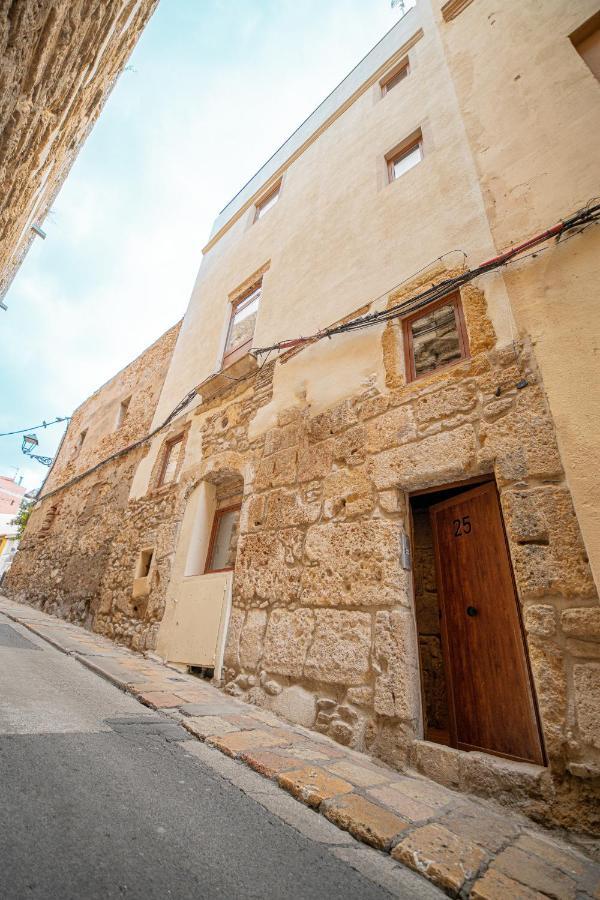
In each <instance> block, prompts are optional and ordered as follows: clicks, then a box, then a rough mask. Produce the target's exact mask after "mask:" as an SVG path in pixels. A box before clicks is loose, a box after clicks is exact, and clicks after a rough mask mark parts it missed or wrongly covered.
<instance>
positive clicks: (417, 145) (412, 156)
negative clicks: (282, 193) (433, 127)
mask: <svg viewBox="0 0 600 900" xmlns="http://www.w3.org/2000/svg"><path fill="white" fill-rule="evenodd" d="M422 159H423V137H422V135H421V132H419V134H418V136H417V137H415V139H414V140H411V141H410V142H409V143H406V144H402V145H401V146H400V147H398V149H396V150H393V151H392V152H391V153H389V154H388V155H387V156H386V161H387V169H388V178H389V180H390V181H396V180H397V179H398V178H400V176H401V175H404V173H405V172H408V170H409V169H412V168H414V167H415V166H417V165H418V164H419V163H420V162H421V160H422Z"/></svg>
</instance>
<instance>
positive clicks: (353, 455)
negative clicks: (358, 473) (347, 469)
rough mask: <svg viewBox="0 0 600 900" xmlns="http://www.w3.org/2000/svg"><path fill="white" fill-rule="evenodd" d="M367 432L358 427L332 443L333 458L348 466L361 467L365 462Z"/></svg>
mask: <svg viewBox="0 0 600 900" xmlns="http://www.w3.org/2000/svg"><path fill="white" fill-rule="evenodd" d="M366 442H367V430H366V428H364V426H362V425H356V426H355V427H354V428H350V429H349V430H348V431H346V432H344V433H343V434H341V435H340V436H339V437H337V438H335V439H333V440H332V442H331V449H332V452H333V458H334V459H335V460H337V461H338V462H341V463H344V465H346V466H359V465H361V464H362V463H363V462H364V461H365V452H366Z"/></svg>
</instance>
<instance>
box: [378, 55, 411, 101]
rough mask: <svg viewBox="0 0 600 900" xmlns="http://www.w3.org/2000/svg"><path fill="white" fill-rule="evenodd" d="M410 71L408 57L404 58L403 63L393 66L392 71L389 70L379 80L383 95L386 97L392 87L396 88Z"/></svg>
mask: <svg viewBox="0 0 600 900" xmlns="http://www.w3.org/2000/svg"><path fill="white" fill-rule="evenodd" d="M409 72H410V66H409V62H408V59H403V60H402V62H401V63H399V64H398V65H397V66H396V67H395V68H393V69H392V71H391V72H388V73H387V75H385V76H384V77H383V78H382V79H381V81H380V82H379V84H380V86H381V96H382V97H385V95H386V94H389V92H390V91H391V90H392V88H395V87H396V86H397V85H398V84H400V82H401V81H404V79H405V78H406V76H407V75H408V73H409Z"/></svg>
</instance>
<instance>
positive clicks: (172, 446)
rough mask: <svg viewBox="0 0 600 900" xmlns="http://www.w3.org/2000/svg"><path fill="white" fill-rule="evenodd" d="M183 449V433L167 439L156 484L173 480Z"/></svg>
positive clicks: (169, 482)
mask: <svg viewBox="0 0 600 900" xmlns="http://www.w3.org/2000/svg"><path fill="white" fill-rule="evenodd" d="M182 450H183V435H182V434H180V435H179V437H176V438H173V439H172V440H170V441H167V443H166V445H165V451H164V458H163V464H162V468H161V470H160V477H159V479H158V486H159V487H160V486H161V485H163V484H171V482H173V481H175V479H176V477H177V473H178V469H179V460H180V457H181V451H182Z"/></svg>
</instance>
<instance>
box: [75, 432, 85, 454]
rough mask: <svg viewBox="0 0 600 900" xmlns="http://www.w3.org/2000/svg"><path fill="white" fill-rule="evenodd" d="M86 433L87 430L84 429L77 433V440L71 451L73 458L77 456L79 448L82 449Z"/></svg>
mask: <svg viewBox="0 0 600 900" xmlns="http://www.w3.org/2000/svg"><path fill="white" fill-rule="evenodd" d="M87 433H88V430H87V428H84V429H83V431H80V432H79V437H78V438H77V443H76V444H75V448H74V450H73V456H77V454H78V453H80V452H81V448H82V447H83V444H84V441H85V438H86V435H87Z"/></svg>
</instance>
